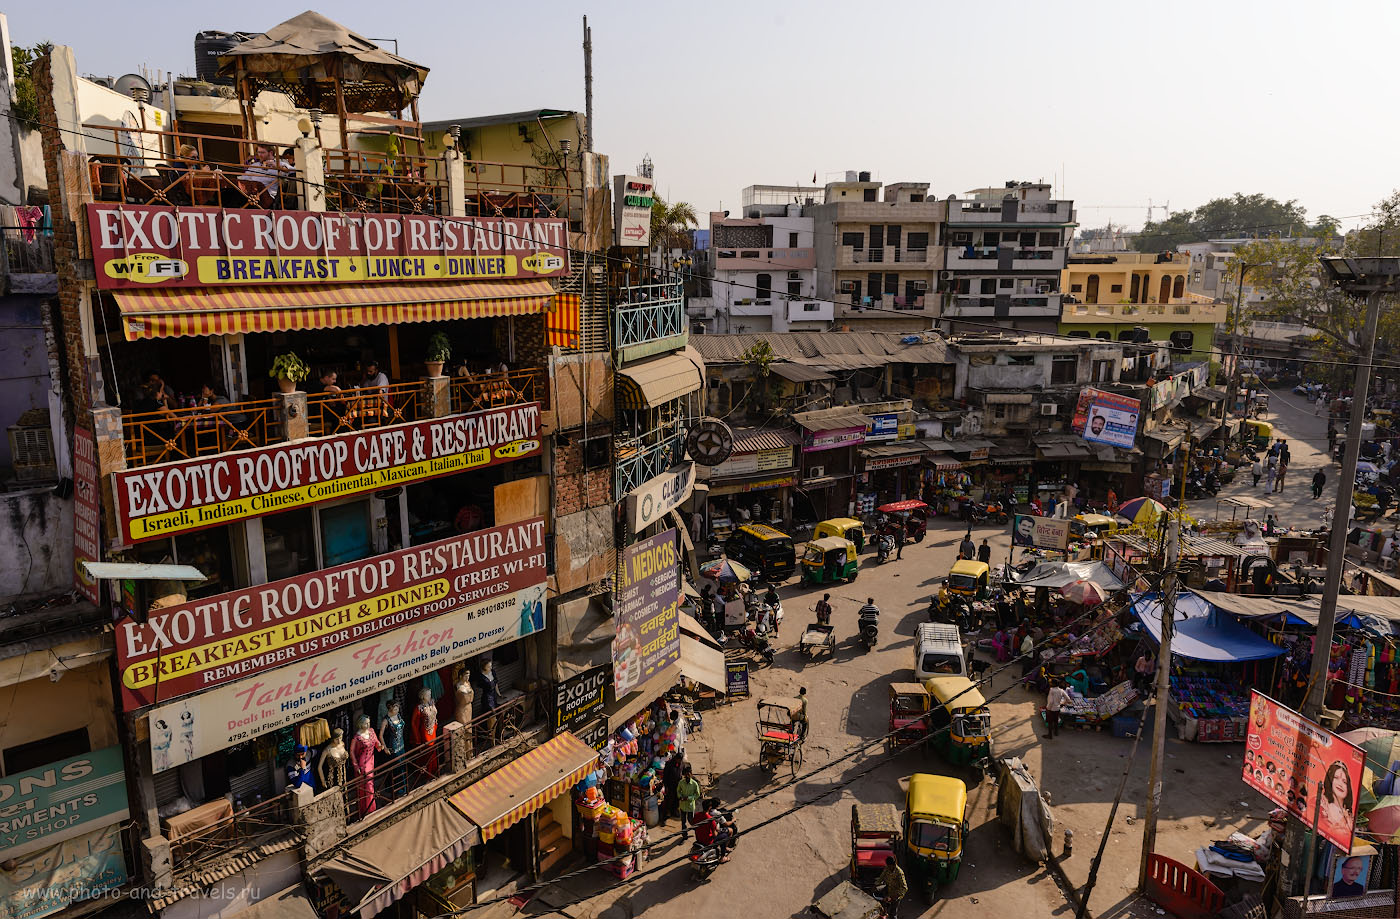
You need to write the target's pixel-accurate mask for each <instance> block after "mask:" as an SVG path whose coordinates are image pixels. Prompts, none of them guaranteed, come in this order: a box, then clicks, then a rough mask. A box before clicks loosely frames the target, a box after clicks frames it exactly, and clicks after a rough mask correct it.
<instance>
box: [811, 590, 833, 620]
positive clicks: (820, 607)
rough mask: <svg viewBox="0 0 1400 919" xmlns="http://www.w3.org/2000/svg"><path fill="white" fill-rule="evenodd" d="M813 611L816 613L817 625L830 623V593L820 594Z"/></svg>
mask: <svg viewBox="0 0 1400 919" xmlns="http://www.w3.org/2000/svg"><path fill="white" fill-rule="evenodd" d="M814 611H815V612H816V614H817V625H831V594H822V598H821V599H820V600H818V601H817V605H816V606H815V607H814Z"/></svg>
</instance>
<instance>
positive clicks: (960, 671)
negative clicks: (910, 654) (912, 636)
mask: <svg viewBox="0 0 1400 919" xmlns="http://www.w3.org/2000/svg"><path fill="white" fill-rule="evenodd" d="M935 676H961V677H965V676H967V656H966V652H964V650H963V643H962V634H961V633H960V632H959V631H958V627H957V626H955V625H949V624H947V623H943V622H925V623H922V624H920V626H919V636H918V639H917V640H916V641H915V642H914V679H915V681H917V682H919V683H922V682H923V681H924V680H927V679H928V678H929V677H935Z"/></svg>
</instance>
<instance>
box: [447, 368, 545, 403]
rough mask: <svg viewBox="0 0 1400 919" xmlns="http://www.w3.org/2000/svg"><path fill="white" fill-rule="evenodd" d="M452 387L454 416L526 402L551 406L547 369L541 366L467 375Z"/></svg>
mask: <svg viewBox="0 0 1400 919" xmlns="http://www.w3.org/2000/svg"><path fill="white" fill-rule="evenodd" d="M449 388H450V390H451V393H452V413H453V414H454V415H460V414H463V413H465V412H479V411H481V410H482V409H488V408H496V407H498V406H502V405H520V404H522V403H525V402H539V403H540V404H541V405H545V406H548V404H549V387H548V386H546V385H545V374H544V369H543V368H540V367H526V368H524V369H521V370H508V371H505V372H503V373H482V374H466V375H464V376H458V377H453V378H452V383H451V385H450V387H449Z"/></svg>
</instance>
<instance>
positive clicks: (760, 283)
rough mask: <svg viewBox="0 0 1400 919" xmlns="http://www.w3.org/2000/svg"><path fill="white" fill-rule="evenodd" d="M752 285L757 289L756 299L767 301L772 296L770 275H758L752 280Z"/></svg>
mask: <svg viewBox="0 0 1400 919" xmlns="http://www.w3.org/2000/svg"><path fill="white" fill-rule="evenodd" d="M754 284H755V285H756V286H757V287H758V294H757V296H758V299H760V300H767V299H768V298H769V297H771V296H773V276H772V275H771V274H761V275H759V276H758V277H757V278H756V279H755V280H754Z"/></svg>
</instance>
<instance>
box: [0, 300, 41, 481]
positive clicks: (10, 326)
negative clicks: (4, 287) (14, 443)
mask: <svg viewBox="0 0 1400 919" xmlns="http://www.w3.org/2000/svg"><path fill="white" fill-rule="evenodd" d="M0 368H3V370H0V430H3V429H5V428H8V427H9V426H10V425H12V424H14V423H15V422H16V421H18V420H19V418H20V416H21V415H23V414H24V413H25V412H27V411H29V410H30V409H31V408H44V409H47V408H48V407H49V356H48V346H47V343H46V340H45V330H44V316H43V305H42V302H41V300H40V298H39V297H37V296H26V295H14V296H9V297H0ZM10 462H11V457H10V440H9V438H8V437H6V438H4V439H3V440H0V466H8V465H10Z"/></svg>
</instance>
